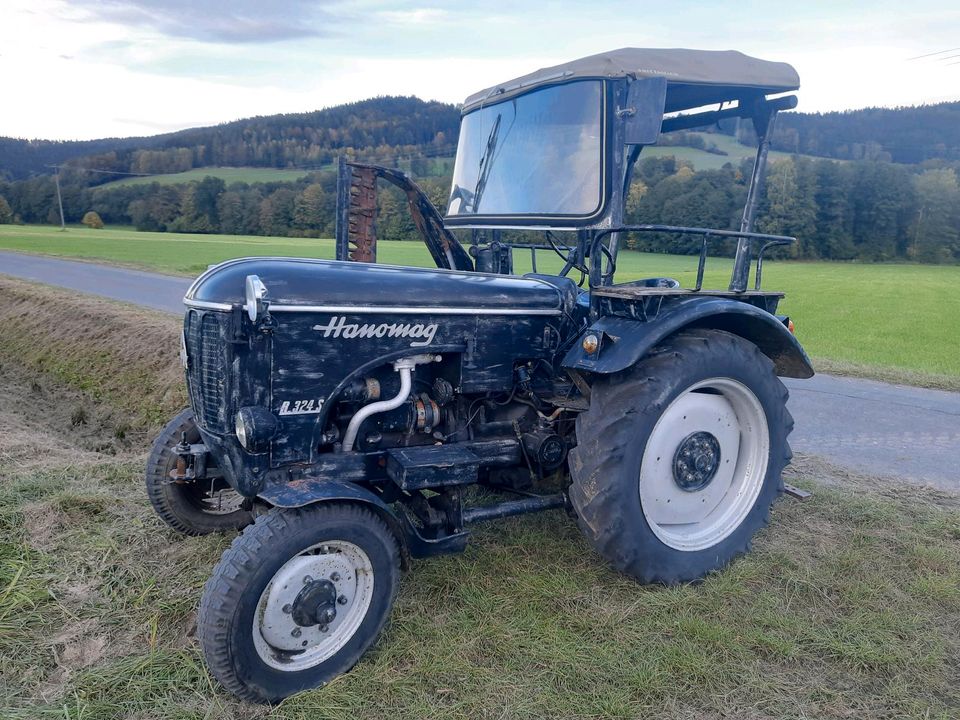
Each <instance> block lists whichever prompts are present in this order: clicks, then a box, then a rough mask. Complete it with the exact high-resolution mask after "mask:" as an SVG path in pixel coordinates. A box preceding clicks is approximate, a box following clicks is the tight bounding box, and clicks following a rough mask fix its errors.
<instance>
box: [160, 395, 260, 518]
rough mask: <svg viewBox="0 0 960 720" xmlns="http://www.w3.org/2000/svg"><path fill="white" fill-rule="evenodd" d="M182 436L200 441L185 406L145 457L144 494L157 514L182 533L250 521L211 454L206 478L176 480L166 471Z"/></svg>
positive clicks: (173, 464)
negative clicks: (208, 474) (184, 480)
mask: <svg viewBox="0 0 960 720" xmlns="http://www.w3.org/2000/svg"><path fill="white" fill-rule="evenodd" d="M181 439H185V440H186V442H188V443H199V442H202V440H201V438H200V431H199V430H198V429H197V424H196V422H194V419H193V411H192V410H190V409H189V408H188V409H186V410H184V411H183V412H181V413H180V414H179V415H177V416H176V417H175V418H173V420H171V421H170V422H169V423H167V425H166V427H164V428H163V430H162V431H161V432H160V435H158V436H157V439H156V440H154V442H153V448H152V449H151V451H150V456H149V457H148V458H147V466H146V473H145V479H146V485H147V497H148V498H149V499H150V504H151V505H153V509H154V510H155V511H156V513H157V515H159V516H160V518H161V519H162V520H163V521H164V522H165V523H166V524H167V525H169V526H170V527H172V528H173V529H174V530H176V531H177V532H180V533H183V534H184V535H207V534H209V533H213V532H230V531H236V530H240V529H241V528H243V527H245V526H247V525H249V524H250V523H251V522H253V515H252V514H251V513H250V511H248V510H244V509H243V508H242V507H241V503H242V502H243V497H241V496H240V495H239V494H238V493H237V492H236V491H235V490H233V489H232V488H231V487H230V485H229V484H228V483H227V481H226V480H225V479H224V478H223V477H222V476H219V472H220V471H219V470H218V468H217V466H216V462H215V461H214V459H213V457H211V456H209V455H208V456H207V458H208V459H207V463H208V464H207V470H208V472H209V473H210V475H211V478H210V479H208V480H196V481H192V482H176V481H175V480H173V478H171V476H170V473H171V472H172V471H173V470H174V469H175V468H176V466H177V454H176V452H174V448H175V447H176V446H177V445H178V444H179V443H180V442H181Z"/></svg>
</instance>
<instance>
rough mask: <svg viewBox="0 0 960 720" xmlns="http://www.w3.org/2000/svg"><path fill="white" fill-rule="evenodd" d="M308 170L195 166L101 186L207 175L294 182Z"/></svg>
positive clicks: (175, 182)
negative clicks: (183, 170)
mask: <svg viewBox="0 0 960 720" xmlns="http://www.w3.org/2000/svg"><path fill="white" fill-rule="evenodd" d="M307 172H308V171H307V170H276V169H274V168H245V167H239V168H236V167H207V168H194V169H193V170H187V171H186V172H182V173H171V174H169V175H147V176H142V177H141V176H137V177H127V178H124V179H122V180H114V181H113V182H109V183H106V184H104V185H100V186H98V187H100V188H117V187H123V186H126V185H149V184H151V183H160V184H161V185H179V184H181V183H188V182H198V181H200V180H203V179H204V178H205V177H215V178H220V179H221V180H223V181H224V182H225V183H227V184H228V185H229V184H230V183H235V182H245V183H269V182H293V181H294V180H297V179H299V178H302V177H303V176H304V175H306V174H307Z"/></svg>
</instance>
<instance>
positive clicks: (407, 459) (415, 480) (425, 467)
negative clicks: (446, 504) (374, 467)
mask: <svg viewBox="0 0 960 720" xmlns="http://www.w3.org/2000/svg"><path fill="white" fill-rule="evenodd" d="M479 467H480V458H479V457H478V456H477V455H476V454H475V453H473V452H471V451H470V450H469V449H468V448H465V447H463V446H462V445H419V446H417V447H407V448H391V449H390V450H388V451H387V476H388V477H389V478H390V479H391V480H393V481H394V482H395V483H396V484H397V485H399V486H400V487H401V488H402V489H404V490H423V489H424V488H434V487H445V486H448V485H470V484H472V483H475V482H477V470H478V469H479Z"/></svg>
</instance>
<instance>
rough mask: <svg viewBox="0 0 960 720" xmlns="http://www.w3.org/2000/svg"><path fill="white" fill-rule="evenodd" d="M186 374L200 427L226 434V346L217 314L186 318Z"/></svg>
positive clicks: (200, 314) (192, 312)
mask: <svg viewBox="0 0 960 720" xmlns="http://www.w3.org/2000/svg"><path fill="white" fill-rule="evenodd" d="M186 338H187V356H188V358H189V367H188V369H187V374H188V377H189V383H190V399H191V401H192V405H193V412H194V414H195V415H196V418H197V423H198V424H199V425H200V426H201V427H203V428H205V429H207V430H212V431H215V432H224V431H225V430H226V408H225V407H224V395H225V392H224V385H225V382H226V361H225V354H224V353H225V350H226V346H225V343H224V342H223V340H222V338H221V336H220V322H219V319H218V317H217V314H216V313H213V312H204V313H200V312H197V311H195V310H194V311H191V312H190V314H189V316H188V318H187V330H186Z"/></svg>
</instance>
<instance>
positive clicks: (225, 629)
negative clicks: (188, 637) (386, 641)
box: [197, 503, 400, 703]
mask: <svg viewBox="0 0 960 720" xmlns="http://www.w3.org/2000/svg"><path fill="white" fill-rule="evenodd" d="M399 575H400V551H399V546H398V543H397V539H396V537H395V536H394V534H393V533H392V532H391V530H390V529H389V528H388V527H387V525H386V523H385V522H384V521H383V520H382V519H381V518H380V517H378V516H377V515H375V514H374V513H373V512H372V511H371V510H369V509H368V508H365V507H363V506H361V505H358V504H345V503H329V504H328V503H323V504H320V505H313V506H309V507H305V508H298V509H280V508H274V509H273V510H271V511H270V512H268V513H267V514H265V515H262V516H260V517H259V518H258V519H257V521H256V522H255V523H254V524H253V525H251V526H250V527H249V528H247V529H246V530H244V531H243V533H241V534H240V535H239V536H238V537H237V538H236V539H235V540H234V541H233V544H232V545H231V546H230V547H229V548H228V549H227V550H226V552H224V554H223V557H222V558H221V560H220V562H219V563H218V564H217V566H216V567H215V568H214V570H213V573H212V575H211V576H210V579H209V580H208V581H207V585H206V587H205V588H204V591H203V598H202V599H201V601H200V612H199V615H198V618H197V634H198V637H199V640H200V645H201V647H202V648H203V654H204V657H205V658H206V661H207V666H208V667H209V668H210V672H211V673H212V674H213V676H214V677H215V678H217V680H219V681H220V683H221V684H222V685H223V686H224V687H225V688H226V689H227V690H229V691H230V692H231V693H233V694H234V695H236V696H237V697H239V698H242V699H244V700H250V701H253V702H268V703H273V702H278V701H280V700H282V699H283V698H285V697H287V696H289V695H293V694H294V693H297V692H300V691H302V690H309V689H310V688H315V687H319V686H321V685H323V684H325V683H327V682H329V681H330V680H332V679H333V678H335V677H336V676H337V675H340V674H342V673H345V672H346V671H347V670H349V669H350V668H352V667H353V666H354V665H355V664H356V663H357V661H358V660H359V659H360V657H361V655H363V653H364V652H365V651H366V650H367V649H368V648H369V647H370V646H371V645H372V644H373V643H374V642H375V641H376V639H377V636H378V635H379V634H380V630H381V629H382V628H383V626H384V624H385V623H386V621H387V617H388V616H389V614H390V609H391V607H392V606H393V600H394V597H395V596H396V592H397V583H398V580H399Z"/></svg>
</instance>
